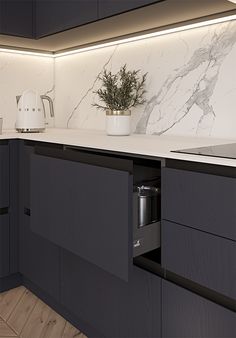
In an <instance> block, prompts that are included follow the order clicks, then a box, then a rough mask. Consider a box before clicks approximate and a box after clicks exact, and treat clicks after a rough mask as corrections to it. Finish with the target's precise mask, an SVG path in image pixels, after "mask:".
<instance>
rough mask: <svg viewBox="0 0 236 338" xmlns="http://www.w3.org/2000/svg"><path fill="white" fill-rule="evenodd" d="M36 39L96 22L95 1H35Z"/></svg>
mask: <svg viewBox="0 0 236 338" xmlns="http://www.w3.org/2000/svg"><path fill="white" fill-rule="evenodd" d="M35 11H36V37H37V38H40V37H42V36H45V35H49V34H53V33H57V32H61V31H63V30H66V29H69V28H73V27H76V26H80V25H83V24H86V23H89V22H92V21H96V20H97V0H47V1H45V0H36V9H35Z"/></svg>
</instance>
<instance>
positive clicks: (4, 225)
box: [0, 215, 10, 278]
mask: <svg viewBox="0 0 236 338" xmlns="http://www.w3.org/2000/svg"><path fill="white" fill-rule="evenodd" d="M9 226H10V225H9V216H8V215H0V278H1V277H5V276H8V275H9V273H10V245H9V242H10V230H9Z"/></svg>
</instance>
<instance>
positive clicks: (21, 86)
mask: <svg viewBox="0 0 236 338" xmlns="http://www.w3.org/2000/svg"><path fill="white" fill-rule="evenodd" d="M29 88H33V89H37V90H38V91H39V93H40V94H48V95H50V96H51V97H52V98H53V99H54V60H53V59H52V58H48V57H41V56H40V57H38V56H30V55H23V54H14V53H5V52H0V116H1V117H3V128H5V129H12V128H14V127H15V121H16V111H17V105H16V95H21V94H22V92H23V91H24V90H26V89H29Z"/></svg>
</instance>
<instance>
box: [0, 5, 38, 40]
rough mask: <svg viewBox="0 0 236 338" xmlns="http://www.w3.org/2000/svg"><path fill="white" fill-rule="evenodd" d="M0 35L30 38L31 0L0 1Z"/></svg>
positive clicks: (31, 31)
mask: <svg viewBox="0 0 236 338" xmlns="http://www.w3.org/2000/svg"><path fill="white" fill-rule="evenodd" d="M0 33H1V34H7V35H15V36H20V37H25V38H32V37H33V35H34V29H33V0H25V1H22V0H11V1H9V0H0Z"/></svg>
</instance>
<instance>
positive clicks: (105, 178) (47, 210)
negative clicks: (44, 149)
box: [31, 154, 132, 280]
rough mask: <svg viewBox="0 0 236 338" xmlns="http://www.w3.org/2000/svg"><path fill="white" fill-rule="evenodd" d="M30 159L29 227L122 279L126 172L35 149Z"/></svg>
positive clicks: (127, 237)
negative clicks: (38, 153) (49, 154)
mask: <svg viewBox="0 0 236 338" xmlns="http://www.w3.org/2000/svg"><path fill="white" fill-rule="evenodd" d="M91 156H93V155H91ZM31 159H32V161H31V218H32V221H31V228H32V231H34V232H35V233H37V234H39V235H41V236H43V237H45V238H46V239H48V240H50V241H52V242H54V243H56V244H57V245H59V246H60V247H62V248H65V249H67V250H69V251H71V252H73V253H75V254H76V255H78V256H80V257H82V258H84V259H86V260H88V261H89V262H91V263H94V264H96V265H97V266H99V267H100V268H103V269H105V270H106V271H108V272H110V273H112V274H114V275H116V276H119V277H120V278H123V279H125V280H128V272H129V268H130V265H131V257H132V237H131V233H132V224H131V222H132V221H131V212H132V186H131V184H132V176H131V175H130V174H129V173H128V172H126V171H122V170H115V169H110V168H104V167H99V166H95V165H90V164H85V163H79V162H75V161H68V160H63V159H58V158H51V157H47V156H42V155H37V154H33V155H32V157H31Z"/></svg>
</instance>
